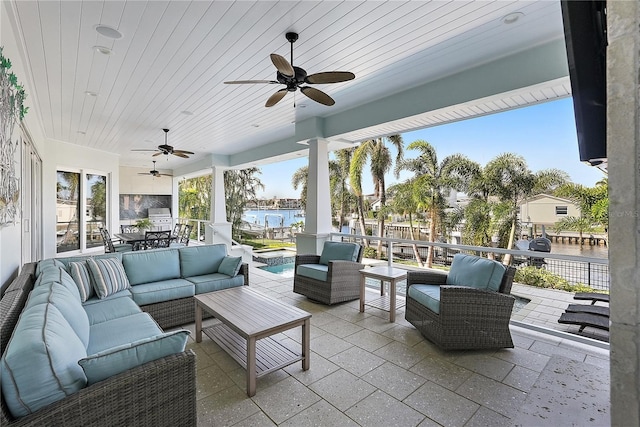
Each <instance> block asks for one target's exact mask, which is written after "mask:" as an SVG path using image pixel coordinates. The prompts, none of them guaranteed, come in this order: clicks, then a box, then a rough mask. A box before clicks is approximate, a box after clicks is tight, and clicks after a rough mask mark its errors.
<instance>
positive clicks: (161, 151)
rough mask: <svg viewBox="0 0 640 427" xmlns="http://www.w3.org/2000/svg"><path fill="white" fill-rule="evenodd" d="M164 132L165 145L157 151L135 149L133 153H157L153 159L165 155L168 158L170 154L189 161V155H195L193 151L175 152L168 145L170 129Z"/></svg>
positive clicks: (160, 146)
mask: <svg viewBox="0 0 640 427" xmlns="http://www.w3.org/2000/svg"><path fill="white" fill-rule="evenodd" d="M162 130H163V131H164V144H162V145H158V148H157V149H155V150H145V149H133V150H131V151H155V152H156V153H155V154H153V157H155V156H159V155H161V154H164V155H166V156H168V155H169V154H173V155H174V156H178V157H183V158H185V159H188V158H189V156H188V155H187V154H194V153H193V152H191V151H186V150H175V149H174V148H173V147H172V146H171V145H169V144H167V135H168V134H169V129H162Z"/></svg>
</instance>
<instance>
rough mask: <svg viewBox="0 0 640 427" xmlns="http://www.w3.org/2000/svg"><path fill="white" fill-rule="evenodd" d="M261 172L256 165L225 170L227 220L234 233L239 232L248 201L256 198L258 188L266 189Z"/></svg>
mask: <svg viewBox="0 0 640 427" xmlns="http://www.w3.org/2000/svg"><path fill="white" fill-rule="evenodd" d="M260 173H261V172H260V169H258V168H256V167H253V168H248V169H241V170H227V171H225V172H224V192H225V197H226V200H225V203H226V207H227V221H229V222H230V223H231V228H232V235H233V234H234V233H235V234H239V229H240V225H241V223H242V212H244V208H245V206H246V204H247V202H249V201H254V200H255V199H256V195H257V190H258V189H264V184H263V183H262V182H261V181H260V178H258V176H257V175H259V174H260Z"/></svg>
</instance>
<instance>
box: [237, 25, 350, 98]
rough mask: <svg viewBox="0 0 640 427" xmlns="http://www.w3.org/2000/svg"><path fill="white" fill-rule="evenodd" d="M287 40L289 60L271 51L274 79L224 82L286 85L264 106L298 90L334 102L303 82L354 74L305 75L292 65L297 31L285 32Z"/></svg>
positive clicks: (327, 80) (343, 78) (337, 80)
mask: <svg viewBox="0 0 640 427" xmlns="http://www.w3.org/2000/svg"><path fill="white" fill-rule="evenodd" d="M285 36H286V38H287V40H288V41H289V43H291V62H289V61H287V60H286V59H285V58H284V57H282V56H280V55H278V54H276V53H272V54H271V62H273V65H275V67H276V69H277V70H278V71H277V73H276V80H235V81H230V82H225V83H226V84H255V83H267V84H283V85H285V86H286V88H284V89H280V90H279V91H277V92H276V93H274V94H273V95H271V96H270V97H269V99H267V103H266V104H265V107H273V106H274V105H276V104H277V103H278V102H279V101H280V100H281V99H282V98H284V96H285V95H286V94H287V92H295V91H296V90H298V89H300V91H301V92H302V93H303V94H305V95H306V96H308V97H309V98H311V99H313V100H314V101H316V102H319V103H320V104H324V105H328V106H331V105H333V104H335V103H336V102H335V101H334V100H333V98H331V97H330V96H329V95H327V94H326V93H324V92H322V91H321V90H318V89H316V88H314V87H311V86H303V85H304V84H325V83H341V82H346V81H348V80H353V79H355V77H356V76H355V74H353V73H351V72H349V71H325V72H323V73H315V74H309V75H307V72H306V71H305V70H304V69H302V68H300V67H295V66H294V65H293V44H294V43H295V42H296V40H298V33H287V34H286V35H285Z"/></svg>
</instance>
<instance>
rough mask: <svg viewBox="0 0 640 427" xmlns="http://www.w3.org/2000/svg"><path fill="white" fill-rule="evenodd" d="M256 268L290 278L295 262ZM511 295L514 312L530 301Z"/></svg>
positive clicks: (402, 285)
mask: <svg viewBox="0 0 640 427" xmlns="http://www.w3.org/2000/svg"><path fill="white" fill-rule="evenodd" d="M258 268H260V269H262V270H265V271H268V272H270V273H273V274H277V275H278V276H280V277H282V278H285V279H291V278H293V273H294V268H295V264H294V263H286V264H280V265H265V266H263V267H258ZM365 283H366V286H367V287H368V288H374V289H380V282H379V281H378V280H375V279H370V278H367V279H366V282H365ZM398 285H399V286H398V288H397V291H398V295H402V296H404V295H405V294H406V282H404V281H403V282H398ZM513 297H514V298H515V299H516V301H515V304H514V305H513V312H514V313H515V312H517V311H519V310H521V309H522V308H524V307H525V306H526V305H527V304H528V303H529V301H531V300H529V299H527V298H522V297H519V296H517V295H513Z"/></svg>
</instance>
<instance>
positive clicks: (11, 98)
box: [0, 46, 29, 120]
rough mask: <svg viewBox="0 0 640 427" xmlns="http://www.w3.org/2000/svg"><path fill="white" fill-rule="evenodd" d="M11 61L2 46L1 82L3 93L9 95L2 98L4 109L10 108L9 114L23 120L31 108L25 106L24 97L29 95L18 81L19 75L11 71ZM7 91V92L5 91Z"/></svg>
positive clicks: (0, 48)
mask: <svg viewBox="0 0 640 427" xmlns="http://www.w3.org/2000/svg"><path fill="white" fill-rule="evenodd" d="M10 69H11V61H10V60H9V58H6V57H5V56H4V55H3V54H2V46H0V83H1V85H2V93H3V95H7V94H8V96H7V97H6V98H5V99H3V100H2V109H3V110H4V109H5V108H7V109H8V112H9V116H10V117H15V118H19V119H20V120H22V119H23V118H24V116H25V114H27V111H28V110H29V108H28V107H25V106H24V99H25V98H26V97H27V95H26V93H25V91H24V87H23V86H22V85H20V84H19V83H18V77H17V76H16V75H15V74H13V73H12V72H9V70H10ZM5 91H6V92H5Z"/></svg>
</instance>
